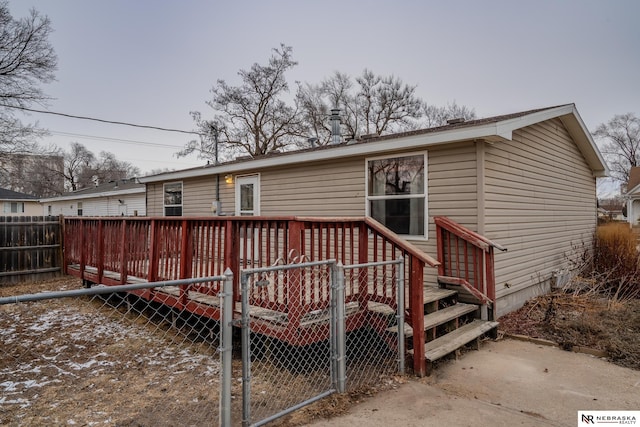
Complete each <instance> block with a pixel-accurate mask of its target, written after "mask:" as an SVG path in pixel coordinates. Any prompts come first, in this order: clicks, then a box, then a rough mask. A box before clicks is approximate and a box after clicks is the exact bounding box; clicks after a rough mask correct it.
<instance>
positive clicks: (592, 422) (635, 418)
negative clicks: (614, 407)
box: [578, 411, 640, 427]
mask: <svg viewBox="0 0 640 427" xmlns="http://www.w3.org/2000/svg"><path fill="white" fill-rule="evenodd" d="M597 425H607V426H611V425H618V426H636V425H637V426H640V411H578V427H585V426H597Z"/></svg>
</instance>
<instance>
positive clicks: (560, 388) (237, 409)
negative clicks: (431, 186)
mask: <svg viewBox="0 0 640 427" xmlns="http://www.w3.org/2000/svg"><path fill="white" fill-rule="evenodd" d="M80 287H81V283H80V282H79V281H78V280H77V279H73V278H69V277H65V278H62V279H58V280H53V281H47V282H41V283H33V284H21V285H13V286H4V287H0V296H9V295H18V294H24V293H38V292H42V291H45V290H54V289H56V290H63V289H78V288H80ZM71 301H72V300H57V301H49V302H48V304H47V305H45V304H40V303H23V304H15V305H14V304H11V305H5V306H0V342H1V343H2V345H1V346H0V425H9V426H26V425H29V426H45V425H46V426H50V425H110V426H111V425H113V426H170V425H176V420H180V425H185V426H191V425H193V426H199V425H211V424H216V422H217V416H218V415H217V414H218V399H217V396H218V390H219V367H218V357H217V343H213V342H209V341H207V340H206V339H205V340H203V339H198V340H191V338H190V337H188V336H186V335H178V334H176V333H175V331H174V330H173V328H171V327H170V324H169V323H168V322H162V321H161V322H150V321H149V319H148V318H147V317H144V316H139V317H137V318H133V319H131V318H130V316H129V317H128V322H127V323H123V322H122V320H123V314H122V313H121V312H118V311H114V310H105V309H104V307H102V306H101V304H102V302H96V301H95V300H94V301H90V300H87V299H85V300H73V301H74V302H71ZM500 321H501V331H502V332H503V333H508V334H524V335H528V336H533V337H538V338H543V339H547V340H552V341H554V342H558V343H559V344H560V346H561V347H563V348H565V349H572V348H574V349H575V348H576V347H578V346H581V347H583V346H584V347H589V348H592V349H599V350H601V351H603V352H606V354H607V355H608V357H609V360H611V361H612V362H614V363H617V364H619V365H621V366H626V367H632V368H635V370H632V369H625V368H621V367H618V366H614V365H612V364H611V363H608V362H606V361H604V360H603V359H598V358H594V357H590V356H587V355H584V354H576V353H570V352H566V351H562V350H559V349H558V348H552V347H548V346H539V345H535V344H531V343H522V342H516V341H512V340H502V341H499V342H485V343H484V345H483V346H482V351H480V352H476V351H472V352H467V353H465V354H464V355H463V357H462V359H461V360H459V361H455V360H445V361H443V362H442V363H439V364H438V366H437V369H436V373H435V374H434V375H433V376H432V377H429V378H426V379H415V378H412V377H408V376H407V377H405V376H396V377H391V378H385V379H384V381H381V382H380V384H379V386H376V387H372V388H367V389H361V390H358V391H357V392H352V393H347V394H344V395H332V396H329V397H328V398H325V399H323V400H321V401H320V402H318V403H316V404H314V405H310V406H308V407H305V408H303V409H301V410H299V411H296V412H294V413H293V414H291V415H289V416H286V417H284V418H282V419H280V420H278V421H276V422H275V423H273V425H274V426H280V427H289V426H301V425H310V424H311V423H314V422H315V423H316V424H314V425H319V426H329V425H331V426H333V425H335V426H339V425H340V426H341V425H356V423H358V425H360V424H362V423H363V422H366V423H367V424H369V425H371V426H374V425H381V426H382V425H396V424H398V425H416V426H417V425H425V422H426V420H430V421H429V424H430V425H461V426H462V425H485V424H484V423H477V422H475V418H474V417H470V416H469V414H476V413H477V414H486V416H487V417H492V418H487V419H488V420H492V422H491V423H489V424H491V425H505V426H506V425H509V426H510V425H516V424H519V425H575V417H576V411H577V410H578V409H585V408H586V409H640V400H639V399H640V397H639V396H640V371H638V369H640V328H639V327H638V325H640V303H638V301H631V302H626V303H615V304H612V303H610V302H608V301H604V300H598V299H597V298H595V299H593V298H591V299H585V298H584V297H575V296H571V295H566V294H556V295H546V296H543V297H540V298H537V299H534V300H532V301H530V302H529V303H528V304H527V305H525V306H524V307H523V308H522V309H520V310H518V311H517V312H515V313H512V314H510V315H508V316H506V317H503V318H501V319H500ZM16 337H20V340H17V339H16ZM212 356H213V357H212ZM234 371H235V372H239V371H240V361H239V360H236V361H234ZM232 393H233V399H232V406H233V412H234V425H238V424H239V422H240V419H239V418H240V415H239V414H241V399H240V396H241V382H239V381H236V382H234V384H233V390H232ZM433 420H436V421H437V422H436V421H433ZM514 420H517V422H515V423H514ZM536 423H537V424H536ZM489 424H486V425H489Z"/></svg>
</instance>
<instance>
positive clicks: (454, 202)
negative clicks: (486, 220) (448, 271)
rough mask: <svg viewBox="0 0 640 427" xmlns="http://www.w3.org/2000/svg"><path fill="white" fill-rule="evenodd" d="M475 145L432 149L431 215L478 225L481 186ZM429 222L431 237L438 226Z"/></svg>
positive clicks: (474, 225)
mask: <svg viewBox="0 0 640 427" xmlns="http://www.w3.org/2000/svg"><path fill="white" fill-rule="evenodd" d="M476 171H477V163H476V147H475V144H474V143H473V142H464V143H459V144H455V145H448V146H446V148H442V149H432V150H429V168H428V173H429V182H428V187H429V188H428V194H429V216H430V217H434V216H439V215H445V216H448V217H449V218H451V219H453V220H454V221H457V222H459V223H460V224H462V225H464V226H466V227H469V228H471V229H472V230H476V229H477V224H478V222H477V217H478V189H477V185H476V184H477V182H476V173H477V172H476ZM429 222H430V228H429V230H430V234H429V237H430V238H432V237H433V238H434V239H435V234H432V233H435V227H434V226H433V225H432V223H433V221H429Z"/></svg>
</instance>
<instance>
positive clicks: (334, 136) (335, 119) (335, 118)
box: [329, 108, 342, 144]
mask: <svg viewBox="0 0 640 427" xmlns="http://www.w3.org/2000/svg"><path fill="white" fill-rule="evenodd" d="M329 121H330V122H331V144H340V143H342V136H341V135H340V109H339V108H334V109H332V110H331V116H330V117H329Z"/></svg>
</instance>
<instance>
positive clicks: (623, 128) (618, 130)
mask: <svg viewBox="0 0 640 427" xmlns="http://www.w3.org/2000/svg"><path fill="white" fill-rule="evenodd" d="M593 134H594V135H595V136H596V137H597V138H599V139H600V140H601V148H602V153H603V154H604V156H605V158H606V160H607V163H608V164H609V168H610V170H611V177H612V178H613V179H615V180H618V181H620V182H623V183H626V182H627V181H629V171H630V170H631V168H632V167H634V166H640V118H638V117H636V115H635V114H633V113H627V114H618V115H615V116H613V118H612V119H611V120H609V121H608V122H607V123H602V124H600V125H599V126H598V127H597V128H596V130H595V132H594V133H593Z"/></svg>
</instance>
